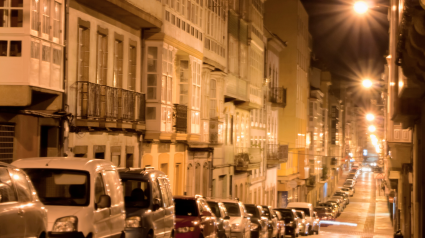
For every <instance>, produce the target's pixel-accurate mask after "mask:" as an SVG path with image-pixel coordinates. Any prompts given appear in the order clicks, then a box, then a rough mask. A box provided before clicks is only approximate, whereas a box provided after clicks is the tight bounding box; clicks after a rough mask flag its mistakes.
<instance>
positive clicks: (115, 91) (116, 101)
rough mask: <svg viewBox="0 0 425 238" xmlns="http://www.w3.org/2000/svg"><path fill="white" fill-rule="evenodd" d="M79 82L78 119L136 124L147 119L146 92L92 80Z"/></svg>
mask: <svg viewBox="0 0 425 238" xmlns="http://www.w3.org/2000/svg"><path fill="white" fill-rule="evenodd" d="M77 83H78V95H77V113H76V114H77V119H85V120H91V121H102V122H106V123H109V122H120V123H123V122H124V123H126V122H127V123H136V124H137V123H139V122H144V121H145V95H144V94H142V93H139V92H134V91H129V90H125V89H121V88H113V87H109V86H105V85H100V84H95V83H90V82H81V81H80V82H77ZM103 124H104V123H103ZM91 125H92V126H94V127H96V125H98V126H100V124H91ZM104 125H105V124H104ZM111 125H112V124H111V123H109V124H108V126H106V125H105V126H106V127H109V126H111ZM111 127H115V126H111Z"/></svg>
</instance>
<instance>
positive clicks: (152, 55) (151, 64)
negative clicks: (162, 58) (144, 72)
mask: <svg viewBox="0 0 425 238" xmlns="http://www.w3.org/2000/svg"><path fill="white" fill-rule="evenodd" d="M157 57H158V48H157V47H148V72H156V60H157Z"/></svg>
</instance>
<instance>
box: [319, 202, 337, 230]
mask: <svg viewBox="0 0 425 238" xmlns="http://www.w3.org/2000/svg"><path fill="white" fill-rule="evenodd" d="M314 212H316V214H317V217H318V218H319V219H320V220H321V221H333V220H334V219H335V218H334V216H333V213H332V208H330V207H326V206H318V207H315V208H314ZM321 225H322V226H326V225H327V224H325V225H323V224H322V223H321Z"/></svg>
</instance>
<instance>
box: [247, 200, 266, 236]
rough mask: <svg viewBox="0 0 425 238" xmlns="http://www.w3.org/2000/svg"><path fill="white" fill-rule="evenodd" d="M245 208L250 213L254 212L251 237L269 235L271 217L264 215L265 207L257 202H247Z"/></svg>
mask: <svg viewBox="0 0 425 238" xmlns="http://www.w3.org/2000/svg"><path fill="white" fill-rule="evenodd" d="M245 209H246V211H247V212H248V213H249V214H252V217H251V237H250V238H267V237H269V229H268V226H269V219H267V218H266V217H263V216H262V213H263V208H262V207H261V206H258V205H255V204H245Z"/></svg>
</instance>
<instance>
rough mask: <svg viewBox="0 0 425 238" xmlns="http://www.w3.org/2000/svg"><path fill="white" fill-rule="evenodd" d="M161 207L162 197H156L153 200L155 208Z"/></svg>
mask: <svg viewBox="0 0 425 238" xmlns="http://www.w3.org/2000/svg"><path fill="white" fill-rule="evenodd" d="M160 207H161V199H160V198H155V199H154V200H153V210H154V211H156V210H158V209H159V208H160Z"/></svg>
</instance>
